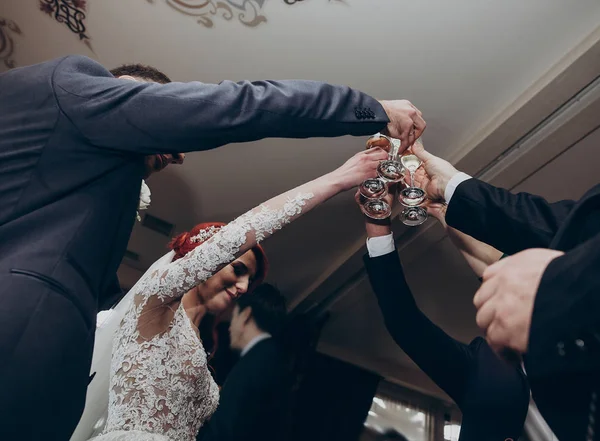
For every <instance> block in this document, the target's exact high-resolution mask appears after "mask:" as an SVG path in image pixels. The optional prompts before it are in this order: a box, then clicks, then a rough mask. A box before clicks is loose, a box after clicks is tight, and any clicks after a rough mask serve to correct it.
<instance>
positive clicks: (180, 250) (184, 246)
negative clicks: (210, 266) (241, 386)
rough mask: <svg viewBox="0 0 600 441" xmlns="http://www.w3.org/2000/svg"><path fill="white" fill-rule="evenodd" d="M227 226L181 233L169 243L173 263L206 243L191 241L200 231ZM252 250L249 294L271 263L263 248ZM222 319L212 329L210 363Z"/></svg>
mask: <svg viewBox="0 0 600 441" xmlns="http://www.w3.org/2000/svg"><path fill="white" fill-rule="evenodd" d="M225 225H226V224H224V223H223V222H204V223H201V224H198V225H196V226H195V227H194V228H192V229H191V230H190V231H187V232H185V233H181V234H180V235H178V236H175V237H174V238H173V239H172V240H171V242H169V248H170V249H172V250H173V251H175V256H174V257H173V261H175V260H177V259H181V258H182V257H183V256H185V255H186V254H187V253H189V252H190V251H192V250H193V249H194V248H196V247H197V246H198V245H201V244H202V243H204V241H195V242H192V240H191V239H192V237H194V236H197V235H198V234H200V231H202V230H205V229H207V228H210V227H215V228H222V227H224V226H225ZM251 250H252V252H253V253H254V256H255V257H256V274H255V275H254V279H252V282H251V283H250V285H249V286H248V291H247V292H252V291H254V290H255V289H256V287H257V286H259V285H260V284H261V283H262V282H263V281H264V280H265V277H266V276H267V273H268V272H269V261H268V260H267V255H266V254H265V251H264V250H263V248H262V247H261V246H260V245H258V244H256V245H254V246H253V247H252V248H251ZM228 312H229V311H224V313H223V314H227V313H228ZM221 318H222V317H221V316H219V317H216V319H215V322H214V325H213V329H212V337H213V350H212V353H211V354H210V356H209V361H210V359H212V358H213V357H214V355H215V352H216V351H217V347H218V336H217V332H218V331H217V325H218V324H219V323H220V321H221Z"/></svg>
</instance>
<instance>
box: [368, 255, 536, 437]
mask: <svg viewBox="0 0 600 441" xmlns="http://www.w3.org/2000/svg"><path fill="white" fill-rule="evenodd" d="M364 260H365V265H366V268H367V272H368V274H369V279H370V281H371V286H372V287H373V291H374V292H375V294H376V296H377V300H378V301H379V306H380V308H381V312H382V313H383V317H384V320H385V325H386V327H387V329H388V331H389V333H390V335H391V336H392V337H393V339H394V340H395V341H396V343H397V344H398V346H400V347H401V348H402V350H403V351H404V352H406V354H407V355H408V356H409V357H410V358H411V359H412V360H413V361H414V362H415V363H416V364H417V366H419V367H420V368H421V369H422V370H423V371H424V372H425V373H426V374H427V375H428V376H429V378H431V379H432V380H433V381H434V382H435V383H436V384H437V385H438V386H439V387H440V388H441V389H442V390H444V392H446V393H447V394H448V395H449V396H450V397H451V398H452V399H453V400H454V402H456V404H457V405H458V407H459V408H460V410H461V412H462V414H463V420H462V426H461V430H460V438H459V440H460V441H496V440H497V441H505V440H506V439H511V438H512V439H513V440H515V441H516V440H517V439H518V438H519V437H520V436H521V433H522V430H523V424H524V422H525V417H526V415H527V408H528V405H529V386H528V385H527V380H526V378H525V375H524V374H523V372H522V371H521V369H520V368H519V367H517V366H513V365H510V364H509V363H507V362H505V361H504V360H501V359H500V358H498V357H497V356H496V354H495V353H494V352H493V351H492V349H491V348H490V347H489V346H488V344H487V342H486V341H485V340H484V339H483V338H481V337H477V338H475V339H474V340H473V341H472V342H471V343H470V344H468V345H466V344H464V343H461V342H459V341H457V340H455V339H454V338H452V337H450V336H449V335H448V334H446V333H445V332H444V331H443V330H441V329H440V328H438V327H437V326H436V325H435V324H434V323H432V322H431V321H430V320H429V319H428V318H427V317H426V316H425V315H424V314H423V313H422V312H421V311H420V310H419V308H418V306H417V304H416V303H415V300H414V298H413V296H412V293H411V291H410V288H409V287H408V285H407V283H406V279H405V278H404V273H403V271H402V266H401V264H400V258H399V257H398V253H397V252H393V253H389V254H386V255H384V256H380V257H375V258H370V257H369V256H365V258H364Z"/></svg>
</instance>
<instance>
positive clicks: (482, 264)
mask: <svg viewBox="0 0 600 441" xmlns="http://www.w3.org/2000/svg"><path fill="white" fill-rule="evenodd" d="M446 209H447V205H446V204H443V203H430V204H428V206H427V212H428V213H429V214H430V215H431V216H433V217H434V218H436V219H437V220H438V222H439V223H440V225H442V227H443V228H444V230H446V234H447V235H448V237H449V238H450V240H451V241H452V243H453V244H454V246H455V247H456V248H457V249H458V250H459V251H460V252H461V254H462V255H463V257H464V258H465V260H466V261H467V263H468V264H469V266H470V267H471V269H472V270H473V272H474V273H475V274H476V275H477V277H479V278H480V279H481V277H483V272H484V271H485V270H486V268H487V267H488V266H490V265H493V264H494V263H496V262H497V261H498V260H500V259H501V258H502V255H503V254H502V251H498V250H497V249H496V248H494V247H492V246H490V245H488V244H485V243H483V242H480V241H478V240H477V239H475V238H473V237H471V236H469V235H468V234H465V233H462V232H460V231H458V230H457V229H455V228H452V227H450V226H449V225H448V224H447V223H446Z"/></svg>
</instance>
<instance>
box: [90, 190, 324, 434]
mask: <svg viewBox="0 0 600 441" xmlns="http://www.w3.org/2000/svg"><path fill="white" fill-rule="evenodd" d="M311 197H313V195H312V194H306V195H302V194H299V195H298V196H297V197H296V198H294V199H290V200H287V202H285V203H284V204H283V205H282V206H280V207H274V208H273V209H269V208H267V207H265V206H261V207H260V208H257V209H255V210H253V211H250V212H248V213H246V214H244V215H242V216H240V217H239V218H237V219H236V220H235V221H233V222H231V223H230V224H228V225H227V226H225V227H223V228H222V229H220V230H219V231H218V232H217V233H215V234H214V235H213V236H212V237H211V238H210V239H209V240H207V241H206V242H204V243H202V244H201V245H199V246H198V247H196V248H195V249H194V250H193V251H191V252H190V253H188V254H187V255H186V256H184V257H183V258H181V259H179V260H176V261H175V262H170V263H168V264H166V265H162V266H160V267H158V268H156V269H154V270H151V271H149V272H147V273H146V274H145V275H144V277H143V278H142V279H141V280H140V281H139V282H138V283H137V284H136V286H135V287H134V288H133V289H132V291H131V292H130V293H129V294H128V296H127V298H129V301H130V302H131V305H130V306H129V308H128V310H127V312H126V313H125V315H124V317H123V320H122V322H121V326H120V328H119V329H118V330H117V331H116V333H115V339H114V343H113V352H112V361H111V367H110V392H109V400H108V418H107V421H106V425H105V427H104V430H103V431H102V434H101V435H100V436H98V437H96V438H93V439H94V441H121V440H123V441H167V440H168V441H194V440H195V437H196V435H197V433H198V430H199V428H200V426H201V425H202V424H203V423H204V421H206V419H207V418H209V417H210V416H211V415H212V413H213V412H214V411H215V409H216V407H217V404H218V399H219V391H218V387H217V385H216V383H215V382H214V380H213V378H212V376H211V374H210V372H209V370H208V367H207V357H206V352H205V351H204V348H203V346H202V343H201V341H200V338H199V335H198V332H197V330H196V328H195V327H194V325H193V324H192V322H191V321H190V319H189V318H188V316H187V315H186V312H185V310H184V308H183V306H182V305H181V303H180V304H179V307H178V308H177V309H176V310H175V313H174V316H173V319H172V321H171V322H170V324H169V327H168V329H167V330H166V331H165V332H162V333H160V334H158V335H155V336H154V337H152V338H149V339H144V337H143V336H142V335H140V332H139V331H138V321H139V319H140V317H143V316H144V313H145V312H147V311H149V310H151V309H154V308H157V307H166V306H167V304H168V303H171V302H172V301H173V300H177V299H180V298H181V297H182V296H183V294H184V293H186V292H187V291H189V290H190V289H191V288H193V287H194V286H197V285H199V284H200V283H202V282H204V281H205V280H207V279H208V278H209V277H211V276H212V275H213V274H215V273H216V272H217V271H219V270H220V269H221V268H222V267H223V266H224V265H226V264H229V263H230V262H232V261H233V260H235V258H236V256H237V255H239V254H241V253H243V252H245V251H246V250H248V249H249V248H250V246H249V245H248V244H249V243H253V242H254V241H253V240H252V239H256V241H257V242H258V241H260V240H262V239H263V238H264V237H265V236H267V235H270V234H272V233H273V231H275V230H277V229H280V228H282V227H283V226H284V225H285V224H286V223H288V222H289V221H290V219H291V218H292V217H294V216H296V215H298V214H299V213H300V212H301V208H302V206H303V205H305V203H306V200H308V199H310V198H311ZM131 296H133V297H131ZM127 298H126V299H127Z"/></svg>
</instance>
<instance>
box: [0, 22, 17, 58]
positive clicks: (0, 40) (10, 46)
mask: <svg viewBox="0 0 600 441" xmlns="http://www.w3.org/2000/svg"><path fill="white" fill-rule="evenodd" d="M11 34H16V35H22V32H21V28H19V26H18V25H17V24H16V23H15V22H14V21H12V20H9V19H7V18H3V17H0V61H2V62H3V63H4V65H5V66H6V67H8V68H9V69H12V68H13V67H15V60H14V58H13V54H14V52H15V42H14V41H13V39H12V35H11Z"/></svg>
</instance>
